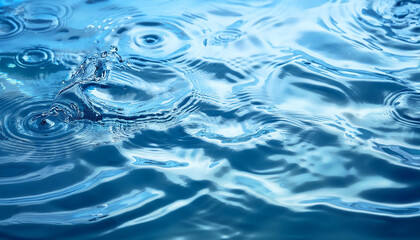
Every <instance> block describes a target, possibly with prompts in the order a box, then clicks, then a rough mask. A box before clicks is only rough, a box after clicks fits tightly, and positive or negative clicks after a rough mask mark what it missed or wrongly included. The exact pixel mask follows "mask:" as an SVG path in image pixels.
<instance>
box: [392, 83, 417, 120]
mask: <svg viewBox="0 0 420 240" xmlns="http://www.w3.org/2000/svg"><path fill="white" fill-rule="evenodd" d="M385 105H386V107H387V110H388V113H389V115H390V116H391V117H392V119H394V120H395V121H396V122H398V123H400V124H402V125H405V126H409V127H420V92H418V91H416V90H412V89H406V90H403V91H399V92H394V93H392V94H390V95H389V96H388V97H387V98H386V100H385Z"/></svg>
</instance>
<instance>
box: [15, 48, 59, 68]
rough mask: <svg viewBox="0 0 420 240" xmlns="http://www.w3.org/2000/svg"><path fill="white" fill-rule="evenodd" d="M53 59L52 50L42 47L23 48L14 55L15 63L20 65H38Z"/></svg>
mask: <svg viewBox="0 0 420 240" xmlns="http://www.w3.org/2000/svg"><path fill="white" fill-rule="evenodd" d="M53 60H54V52H53V51H52V50H51V49H48V48H42V47H36V48H29V49H25V50H23V51H21V52H20V53H18V55H17V56H16V63H17V64H18V65H19V66H21V67H39V66H41V65H43V64H45V63H46V62H48V61H53Z"/></svg>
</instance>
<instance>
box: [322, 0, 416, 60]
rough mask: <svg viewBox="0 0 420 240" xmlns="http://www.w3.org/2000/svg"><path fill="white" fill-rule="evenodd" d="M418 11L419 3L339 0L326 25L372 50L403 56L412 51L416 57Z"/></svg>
mask: <svg viewBox="0 0 420 240" xmlns="http://www.w3.org/2000/svg"><path fill="white" fill-rule="evenodd" d="M419 11H420V3H419V2H418V1H401V0H387V1H380V0H373V1H368V0H364V1H337V2H334V3H332V6H331V9H330V11H329V13H330V14H331V15H329V16H326V19H324V20H323V23H324V24H326V25H325V27H326V28H327V29H331V30H332V31H334V32H336V33H337V34H340V35H342V36H343V37H344V38H346V39H350V40H351V41H353V42H354V43H355V44H357V45H362V46H363V47H366V48H368V49H370V50H379V51H385V52H389V53H392V54H396V55H401V56H404V57H406V56H408V54H410V53H409V51H412V53H411V54H410V55H411V56H415V55H416V54H418V51H419V50H420V48H419V46H418V43H419V42H420V38H419V37H418V36H419V29H420V24H419V23H420V21H419V20H420V17H419V16H418V12H419ZM344 19H350V21H343V20H344ZM361 35H362V37H360V36H361Z"/></svg>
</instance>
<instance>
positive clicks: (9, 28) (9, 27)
mask: <svg viewBox="0 0 420 240" xmlns="http://www.w3.org/2000/svg"><path fill="white" fill-rule="evenodd" d="M22 31H23V24H22V22H20V21H19V20H18V19H16V18H12V17H0V39H7V38H12V37H14V36H16V35H18V34H19V33H20V32H22Z"/></svg>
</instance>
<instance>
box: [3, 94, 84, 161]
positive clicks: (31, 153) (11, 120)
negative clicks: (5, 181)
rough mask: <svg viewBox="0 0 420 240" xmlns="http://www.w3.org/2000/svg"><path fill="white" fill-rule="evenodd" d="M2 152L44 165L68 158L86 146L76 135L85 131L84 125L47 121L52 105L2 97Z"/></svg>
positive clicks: (52, 118) (7, 96)
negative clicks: (21, 156) (47, 112)
mask: <svg viewBox="0 0 420 240" xmlns="http://www.w3.org/2000/svg"><path fill="white" fill-rule="evenodd" d="M0 102H1V109H2V110H1V122H2V123H3V124H2V126H1V134H2V135H3V139H2V140H1V141H0V146H1V149H2V152H3V153H4V154H7V155H17V156H19V155H23V156H25V157H24V158H23V159H22V160H25V161H28V160H32V161H41V160H54V159H57V158H59V157H66V156H67V155H70V154H71V153H72V152H73V151H75V150H77V149H81V148H83V147H85V146H86V143H85V142H84V141H80V139H78V138H76V137H75V135H76V134H79V133H81V131H82V130H83V129H84V125H83V124H82V123H77V124H75V123H65V122H63V121H62V120H60V119H59V118H55V117H53V116H50V117H47V118H45V117H44V115H43V113H44V112H45V111H48V109H49V107H50V106H51V103H50V102H45V101H44V102H34V101H31V100H30V99H28V98H25V97H18V98H17V97H16V96H15V95H3V96H2V97H1V100H0Z"/></svg>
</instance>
